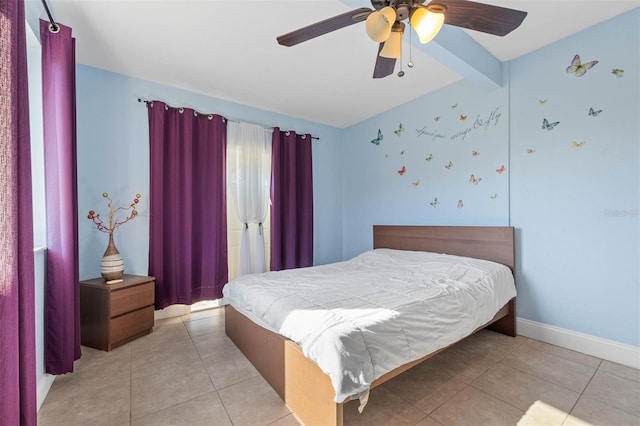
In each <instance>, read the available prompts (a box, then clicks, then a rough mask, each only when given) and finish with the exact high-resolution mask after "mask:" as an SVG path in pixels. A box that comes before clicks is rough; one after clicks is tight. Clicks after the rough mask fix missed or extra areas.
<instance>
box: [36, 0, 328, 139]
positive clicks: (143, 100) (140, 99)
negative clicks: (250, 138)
mask: <svg viewBox="0 0 640 426" xmlns="http://www.w3.org/2000/svg"><path fill="white" fill-rule="evenodd" d="M43 1H44V0H43ZM138 102H144V103H145V104H146V105H149V104H151V103H153V101H150V100H148V99H142V98H138ZM165 105H167V104H165ZM167 106H168V105H167ZM169 108H174V109H181V108H176V107H171V106H169ZM194 111H195V110H194ZM196 112H197V113H198V114H200V115H211V114H203V113H201V112H198V111H196ZM223 118H224V119H225V120H227V121H231V122H234V123H246V121H237V120H231V119H229V118H227V117H223ZM250 124H255V123H250ZM256 125H257V126H261V127H265V126H263V125H262V124H256ZM268 128H269V129H272V130H273V127H268ZM296 135H299V136H304V135H301V134H300V133H296ZM311 139H315V140H320V138H319V137H317V136H313V135H312V136H311Z"/></svg>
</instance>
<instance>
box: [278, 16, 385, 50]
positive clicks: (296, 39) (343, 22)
mask: <svg viewBox="0 0 640 426" xmlns="http://www.w3.org/2000/svg"><path fill="white" fill-rule="evenodd" d="M371 12H373V10H372V9H369V8H367V7H361V8H360V9H355V10H352V11H349V12H346V13H343V14H341V15H337V16H334V17H333V18H329V19H325V20H324V21H320V22H316V23H315V24H311V25H308V26H306V27H303V28H300V29H297V30H295V31H292V32H290V33H287V34H283V35H281V36H279V37H277V39H276V40H278V43H279V44H281V45H283V46H294V45H296V44H298V43H302V42H303V41H307V40H311V39H312V38H316V37H318V36H321V35H324V34H327V33H330V32H331V31H335V30H339V29H340V28H344V27H348V26H349V25H353V24H356V23H358V22H362V21H364V20H365V19H367V16H369V14H370V13H371Z"/></svg>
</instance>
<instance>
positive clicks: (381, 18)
mask: <svg viewBox="0 0 640 426" xmlns="http://www.w3.org/2000/svg"><path fill="white" fill-rule="evenodd" d="M395 20H396V11H395V9H394V8H392V7H390V6H387V7H383V8H382V9H380V10H376V11H375V12H371V13H370V14H369V16H368V17H367V22H366V24H365V29H366V31H367V35H368V36H369V38H371V40H373V41H376V42H378V43H382V42H383V41H385V40H386V39H387V38H388V37H389V34H391V27H392V26H393V23H394V22H395Z"/></svg>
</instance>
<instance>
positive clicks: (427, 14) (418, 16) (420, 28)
mask: <svg viewBox="0 0 640 426" xmlns="http://www.w3.org/2000/svg"><path fill="white" fill-rule="evenodd" d="M443 24H444V13H442V12H440V11H432V10H429V9H428V8H426V7H418V8H416V9H415V10H414V11H413V13H412V14H411V26H412V27H413V29H414V30H415V31H416V33H417V34H418V38H419V39H420V43H422V44H425V43H428V42H430V41H431V40H433V38H434V37H435V36H436V34H438V32H439V31H440V29H441V28H442V25H443Z"/></svg>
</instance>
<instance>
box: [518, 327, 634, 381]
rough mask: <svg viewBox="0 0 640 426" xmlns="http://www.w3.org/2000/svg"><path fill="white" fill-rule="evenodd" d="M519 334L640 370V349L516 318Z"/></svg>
mask: <svg viewBox="0 0 640 426" xmlns="http://www.w3.org/2000/svg"><path fill="white" fill-rule="evenodd" d="M516 329H517V331H518V334H520V335H522V336H525V337H530V338H532V339H535V340H540V341H542V342H546V343H550V344H552V345H556V346H561V347H563V348H566V349H571V350H573V351H577V352H582V353H584V354H587V355H591V356H595V357H598V358H602V359H606V360H607V361H611V362H616V363H618V364H623V365H626V366H629V367H633V368H637V369H640V348H639V347H637V346H632V345H626V344H624V343H619V342H614V341H613V340H607V339H602V338H600V337H595V336H591V335H589V334H584V333H579V332H577V331H572V330H567V329H566V328H560V327H554V326H552V325H547V324H543V323H540V322H536V321H531V320H528V319H524V318H519V317H516Z"/></svg>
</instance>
